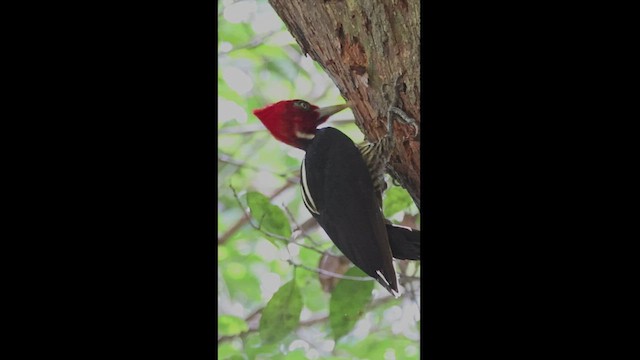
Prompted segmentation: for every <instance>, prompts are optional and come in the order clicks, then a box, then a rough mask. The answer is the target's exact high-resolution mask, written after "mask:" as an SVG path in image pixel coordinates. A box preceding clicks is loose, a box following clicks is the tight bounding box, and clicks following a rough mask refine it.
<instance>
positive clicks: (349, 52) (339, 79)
mask: <svg viewBox="0 0 640 360" xmlns="http://www.w3.org/2000/svg"><path fill="white" fill-rule="evenodd" d="M269 2H270V3H271V5H272V6H273V8H274V9H275V11H276V12H277V13H278V15H279V16H280V18H281V19H282V20H283V21H284V23H285V24H286V25H287V27H288V29H289V31H290V32H291V34H292V35H293V37H294V38H295V39H296V41H297V42H298V44H299V45H300V47H301V48H302V51H303V52H304V53H305V54H308V55H309V56H311V58H312V59H313V60H315V61H317V62H318V63H319V64H320V65H321V66H322V67H323V68H324V69H325V70H326V72H327V73H328V74H329V76H330V77H331V78H332V79H333V81H334V83H335V84H336V85H337V87H338V89H340V92H341V93H342V96H343V97H344V98H345V99H347V100H349V101H351V102H353V107H352V108H353V112H354V115H355V119H356V123H357V125H358V126H359V127H360V130H362V132H363V133H364V134H365V138H366V139H367V140H369V141H376V140H377V139H380V138H381V137H382V136H384V134H385V133H386V123H387V110H388V108H389V105H390V99H391V96H390V95H391V91H392V90H393V82H394V80H395V78H396V77H397V76H398V75H400V74H404V75H403V76H402V78H401V82H402V83H403V84H404V86H403V88H404V92H401V93H400V95H399V100H398V101H399V102H398V107H400V108H401V109H403V110H404V111H405V112H406V113H407V114H408V115H409V116H411V117H413V118H414V119H415V120H416V121H417V123H418V124H420V2H419V1H418V0H373V1H358V0H343V1H307V0H269ZM413 133H414V132H413V128H412V127H411V126H408V125H404V124H402V123H401V122H398V121H396V122H395V137H396V147H395V149H394V152H393V155H392V158H391V163H390V168H389V169H388V172H389V173H390V174H391V176H392V177H393V178H395V179H396V180H397V181H398V182H399V183H400V185H401V186H403V187H404V188H405V189H407V191H408V192H409V194H410V195H411V197H412V198H413V200H414V202H415V203H416V205H417V206H418V208H420V142H419V138H413Z"/></svg>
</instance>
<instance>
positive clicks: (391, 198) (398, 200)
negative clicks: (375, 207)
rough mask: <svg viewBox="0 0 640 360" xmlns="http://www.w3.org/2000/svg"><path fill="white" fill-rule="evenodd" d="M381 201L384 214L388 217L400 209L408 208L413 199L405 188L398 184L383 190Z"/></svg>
mask: <svg viewBox="0 0 640 360" xmlns="http://www.w3.org/2000/svg"><path fill="white" fill-rule="evenodd" d="M383 203H384V216H385V217H387V218H389V217H392V216H393V215H395V214H397V213H399V212H401V211H406V210H408V209H409V208H410V207H411V204H413V200H411V196H410V195H409V193H408V192H407V190H405V189H403V188H401V187H399V186H392V187H391V188H390V189H388V190H387V191H386V192H385V197H384V201H383Z"/></svg>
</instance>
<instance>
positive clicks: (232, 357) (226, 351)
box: [218, 343, 244, 360]
mask: <svg viewBox="0 0 640 360" xmlns="http://www.w3.org/2000/svg"><path fill="white" fill-rule="evenodd" d="M218 359H220V360H236V359H243V360H244V358H243V357H242V353H241V352H240V351H239V350H238V349H236V348H234V346H233V345H231V344H229V343H223V344H221V345H218Z"/></svg>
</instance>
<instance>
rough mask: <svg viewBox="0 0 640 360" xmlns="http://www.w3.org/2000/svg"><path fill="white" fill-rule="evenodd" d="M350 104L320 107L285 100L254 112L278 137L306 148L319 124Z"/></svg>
mask: <svg viewBox="0 0 640 360" xmlns="http://www.w3.org/2000/svg"><path fill="white" fill-rule="evenodd" d="M348 106H349V105H348V104H343V105H335V106H329V107H325V108H318V107H317V106H315V105H311V104H309V103H308V102H306V101H304V100H284V101H280V102H277V103H275V104H272V105H268V106H266V107H264V108H262V109H257V110H254V111H253V114H254V115H255V116H257V117H258V119H260V121H262V123H263V124H264V126H265V127H266V128H267V129H268V130H269V132H271V134H272V135H273V136H274V137H275V138H276V139H278V140H280V141H282V142H283V143H285V144H288V145H291V146H295V147H297V148H299V149H304V148H305V146H306V144H308V143H309V141H310V140H312V139H313V137H314V136H315V134H316V130H317V129H316V128H317V127H318V125H320V124H322V123H323V122H325V121H327V119H328V118H329V116H331V115H333V114H335V113H337V112H338V111H340V110H342V109H344V108H347V107H348Z"/></svg>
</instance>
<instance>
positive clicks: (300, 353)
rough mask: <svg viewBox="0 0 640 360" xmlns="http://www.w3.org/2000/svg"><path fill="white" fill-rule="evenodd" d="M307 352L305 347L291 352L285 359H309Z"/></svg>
mask: <svg viewBox="0 0 640 360" xmlns="http://www.w3.org/2000/svg"><path fill="white" fill-rule="evenodd" d="M307 359H308V357H307V354H306V353H305V352H304V350H303V349H297V350H294V351H291V352H289V353H288V354H287V355H286V356H285V357H284V360H307Z"/></svg>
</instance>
